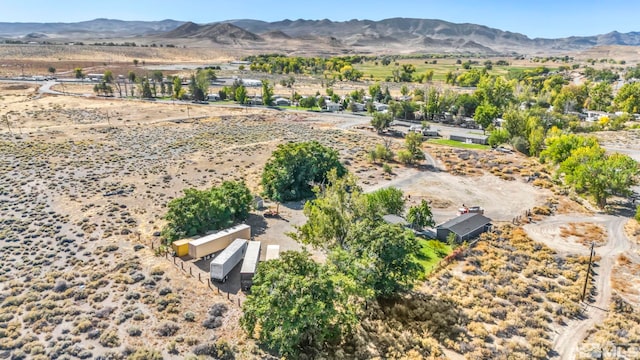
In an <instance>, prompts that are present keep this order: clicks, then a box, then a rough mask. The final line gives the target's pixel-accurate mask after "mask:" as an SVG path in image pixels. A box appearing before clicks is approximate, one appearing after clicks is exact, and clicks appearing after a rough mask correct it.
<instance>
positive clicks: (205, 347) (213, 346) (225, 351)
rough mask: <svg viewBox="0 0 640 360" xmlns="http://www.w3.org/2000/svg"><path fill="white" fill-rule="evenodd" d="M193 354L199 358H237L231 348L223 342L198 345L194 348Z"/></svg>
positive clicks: (221, 359) (230, 359)
mask: <svg viewBox="0 0 640 360" xmlns="http://www.w3.org/2000/svg"><path fill="white" fill-rule="evenodd" d="M193 353H194V354H195V355H198V356H211V357H213V358H216V359H220V360H233V359H235V358H236V357H235V354H234V353H233V350H232V349H231V346H229V344H228V343H227V342H226V341H222V340H219V341H217V342H215V343H212V342H210V343H206V344H201V345H198V346H196V347H195V348H193Z"/></svg>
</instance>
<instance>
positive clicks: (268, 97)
mask: <svg viewBox="0 0 640 360" xmlns="http://www.w3.org/2000/svg"><path fill="white" fill-rule="evenodd" d="M262 103H263V104H265V105H267V106H271V105H273V86H271V85H269V80H262Z"/></svg>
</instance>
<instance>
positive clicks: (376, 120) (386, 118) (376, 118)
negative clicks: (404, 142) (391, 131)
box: [371, 112, 393, 133]
mask: <svg viewBox="0 0 640 360" xmlns="http://www.w3.org/2000/svg"><path fill="white" fill-rule="evenodd" d="M392 120H393V115H392V114H391V113H389V112H386V113H381V112H376V113H375V114H373V117H372V118H371V126H373V128H374V129H376V130H377V131H378V132H379V133H380V132H382V131H384V129H386V128H388V127H389V126H390V125H391V121H392Z"/></svg>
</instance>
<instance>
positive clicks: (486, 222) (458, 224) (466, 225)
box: [436, 213, 491, 242]
mask: <svg viewBox="0 0 640 360" xmlns="http://www.w3.org/2000/svg"><path fill="white" fill-rule="evenodd" d="M490 229H491V219H489V218H488V217H486V216H484V215H482V214H479V213H466V214H462V215H460V216H458V217H456V218H453V219H451V220H449V221H447V222H445V223H443V224H440V225H438V226H437V227H436V238H437V239H438V240H440V241H446V240H447V237H449V234H451V233H454V234H455V235H456V241H457V242H463V241H467V240H470V239H473V238H475V237H477V236H478V235H480V234H482V233H483V232H486V231H489V230H490Z"/></svg>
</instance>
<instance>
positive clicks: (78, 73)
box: [73, 67, 84, 79]
mask: <svg viewBox="0 0 640 360" xmlns="http://www.w3.org/2000/svg"><path fill="white" fill-rule="evenodd" d="M73 74H74V76H75V77H76V79H84V72H82V68H81V67H77V68H75V69H73Z"/></svg>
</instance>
